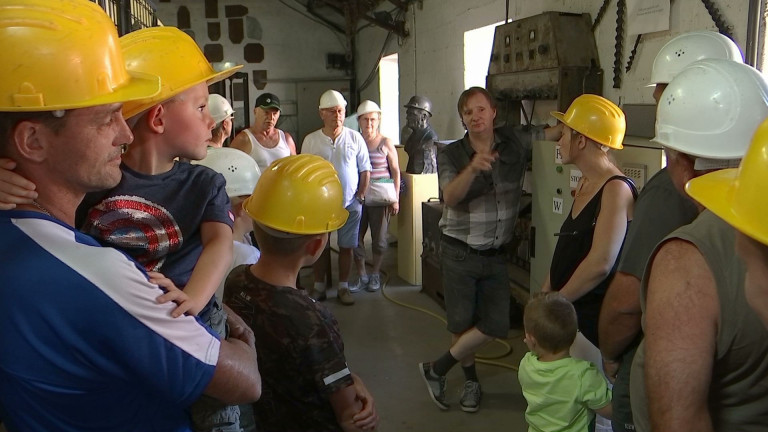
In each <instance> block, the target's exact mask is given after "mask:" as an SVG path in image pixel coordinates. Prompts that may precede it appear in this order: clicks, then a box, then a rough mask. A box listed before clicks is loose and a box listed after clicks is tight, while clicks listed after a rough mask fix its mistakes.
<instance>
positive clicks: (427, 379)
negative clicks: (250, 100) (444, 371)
mask: <svg viewBox="0 0 768 432" xmlns="http://www.w3.org/2000/svg"><path fill="white" fill-rule="evenodd" d="M419 373H420V374H421V378H422V379H423V380H424V383H425V384H427V390H428V391H429V397H430V398H432V401H433V402H434V403H435V405H437V406H438V407H439V408H440V409H441V410H447V409H448V404H447V403H445V377H444V376H441V377H437V378H434V377H433V376H432V365H431V364H430V363H428V362H425V363H419Z"/></svg>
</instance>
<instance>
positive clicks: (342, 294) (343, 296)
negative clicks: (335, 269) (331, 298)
mask: <svg viewBox="0 0 768 432" xmlns="http://www.w3.org/2000/svg"><path fill="white" fill-rule="evenodd" d="M336 298H338V299H339V303H341V304H343V305H345V306H351V305H353V304H355V299H353V298H352V294H350V293H349V290H348V289H339V291H338V293H337V294H336Z"/></svg>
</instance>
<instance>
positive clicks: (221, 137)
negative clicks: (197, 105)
mask: <svg viewBox="0 0 768 432" xmlns="http://www.w3.org/2000/svg"><path fill="white" fill-rule="evenodd" d="M208 110H209V111H210V112H211V117H213V121H214V123H216V125H215V126H214V127H213V130H211V139H210V141H209V145H210V146H211V147H223V146H224V142H225V141H226V140H227V138H229V136H230V135H231V134H232V115H233V114H234V113H235V110H234V109H232V105H230V104H229V101H228V100H227V99H226V98H225V97H224V96H222V95H220V94H216V93H211V94H210V95H208Z"/></svg>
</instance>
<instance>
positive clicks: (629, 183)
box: [592, 174, 637, 225]
mask: <svg viewBox="0 0 768 432" xmlns="http://www.w3.org/2000/svg"><path fill="white" fill-rule="evenodd" d="M614 180H621V181H623V182H624V183H626V184H627V186H629V190H630V191H632V198H634V199H637V187H635V182H633V181H632V179H631V178H629V177H626V176H623V175H618V174H617V175H615V176H611V177H610V178H609V179H608V180H606V181H605V183H603V185H602V186H600V191H599V192H598V194H599V195H600V199H599V200H598V202H597V210H596V211H595V219H594V220H593V221H592V223H593V225H594V224H595V223H597V217H598V216H599V215H600V207H601V204H602V202H603V189H604V188H605V185H607V184H608V183H609V182H612V181H614Z"/></svg>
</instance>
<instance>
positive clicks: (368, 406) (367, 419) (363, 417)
mask: <svg viewBox="0 0 768 432" xmlns="http://www.w3.org/2000/svg"><path fill="white" fill-rule="evenodd" d="M352 380H353V381H354V382H355V384H354V387H355V393H356V397H357V400H359V401H360V402H361V403H362V404H363V406H362V407H361V409H360V411H358V412H357V413H356V414H355V415H354V416H353V417H352V421H353V422H354V424H355V426H357V427H358V428H360V429H363V430H374V429H376V426H377V425H378V423H379V414H378V413H377V412H376V403H375V402H374V401H373V396H372V395H371V393H370V392H369V391H368V388H367V387H365V384H364V383H363V380H361V379H360V377H359V376H357V374H354V373H353V374H352Z"/></svg>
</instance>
